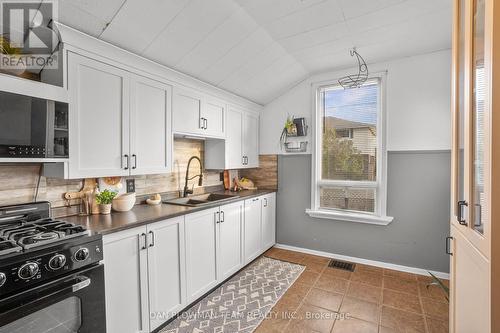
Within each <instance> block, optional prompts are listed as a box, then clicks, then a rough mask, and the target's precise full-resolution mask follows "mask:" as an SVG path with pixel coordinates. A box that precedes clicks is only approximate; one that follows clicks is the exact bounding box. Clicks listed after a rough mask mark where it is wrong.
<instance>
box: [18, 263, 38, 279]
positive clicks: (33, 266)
mask: <svg viewBox="0 0 500 333" xmlns="http://www.w3.org/2000/svg"><path fill="white" fill-rule="evenodd" d="M37 273H38V264H37V263H36V262H28V263H26V264H24V265H22V266H21V268H19V270H18V271H17V275H18V276H19V277H20V278H21V279H23V280H28V279H31V278H32V277H35V275H36V274H37Z"/></svg>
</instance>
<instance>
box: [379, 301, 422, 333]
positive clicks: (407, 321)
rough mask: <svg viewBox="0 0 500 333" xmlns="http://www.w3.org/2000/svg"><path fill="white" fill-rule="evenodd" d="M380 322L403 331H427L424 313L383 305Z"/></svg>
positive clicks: (382, 324)
mask: <svg viewBox="0 0 500 333" xmlns="http://www.w3.org/2000/svg"><path fill="white" fill-rule="evenodd" d="M380 324H381V326H385V327H389V328H394V329H396V330H399V331H403V332H419V333H420V332H421V333H425V323H424V317H423V316H422V315H419V314H416V313H413V312H407V311H402V310H398V309H394V308H391V307H387V306H382V316H381V320H380Z"/></svg>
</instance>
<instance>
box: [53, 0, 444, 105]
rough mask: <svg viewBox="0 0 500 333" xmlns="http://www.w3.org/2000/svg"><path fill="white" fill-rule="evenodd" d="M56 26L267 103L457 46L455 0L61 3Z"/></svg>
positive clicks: (70, 0)
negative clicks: (318, 79) (336, 73)
mask: <svg viewBox="0 0 500 333" xmlns="http://www.w3.org/2000/svg"><path fill="white" fill-rule="evenodd" d="M59 4H60V5H59V7H60V13H59V20H60V21H61V22H62V23H64V24H66V25H68V26H71V27H73V28H76V29H78V30H81V31H83V32H85V33H88V34H90V35H92V36H95V37H97V38H99V39H102V40H105V41H107V42H110V43H112V44H115V45H117V46H120V47H122V48H124V49H127V50H129V51H132V52H134V53H137V54H140V55H142V56H144V57H146V58H149V59H152V60H154V61H156V62H158V63H160V64H162V65H166V66H169V67H171V68H173V69H176V70H178V71H180V72H183V73H186V74H189V75H192V76H194V77H196V78H198V79H201V80H203V81H206V82H208V83H211V84H213V85H215V86H217V87H220V88H222V89H225V90H228V91H230V92H233V93H235V94H237V95H240V96H242V97H245V98H248V99H250V100H252V101H254V102H257V103H259V104H266V103H268V102H269V101H271V100H273V99H274V98H276V97H277V96H279V95H280V94H281V93H283V92H284V91H285V90H287V89H288V88H289V87H291V86H293V85H294V84H296V83H297V82H299V81H301V80H303V79H304V78H306V77H307V76H310V75H311V74H314V73H317V72H321V71H328V70H334V69H339V68H345V67H350V66H352V59H351V57H350V56H349V52H348V50H349V49H350V48H352V47H353V46H356V47H357V50H358V51H359V52H360V53H361V54H363V57H365V59H366V60H367V61H368V62H369V63H373V62H377V61H384V60H388V59H391V58H396V57H404V56H409V55H415V54H420V53H427V52H432V51H437V50H442V49H447V48H450V47H451V13H452V1H451V0H210V1H206V0H170V1H164V0H106V1H101V0H86V1H81V0H64V1H60V2H59Z"/></svg>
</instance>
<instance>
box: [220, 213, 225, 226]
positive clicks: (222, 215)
mask: <svg viewBox="0 0 500 333" xmlns="http://www.w3.org/2000/svg"><path fill="white" fill-rule="evenodd" d="M223 222H224V211H223V210H221V211H220V223H223Z"/></svg>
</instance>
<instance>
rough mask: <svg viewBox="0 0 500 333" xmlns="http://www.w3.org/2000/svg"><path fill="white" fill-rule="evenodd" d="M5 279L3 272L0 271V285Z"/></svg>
mask: <svg viewBox="0 0 500 333" xmlns="http://www.w3.org/2000/svg"><path fill="white" fill-rule="evenodd" d="M6 281H7V276H5V273H2V272H0V287H1V286H3V285H4V284H5V282H6Z"/></svg>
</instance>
